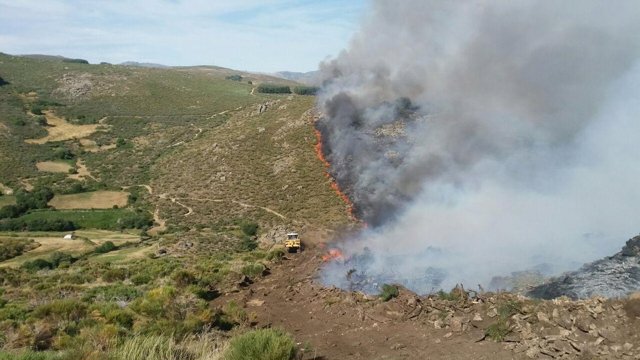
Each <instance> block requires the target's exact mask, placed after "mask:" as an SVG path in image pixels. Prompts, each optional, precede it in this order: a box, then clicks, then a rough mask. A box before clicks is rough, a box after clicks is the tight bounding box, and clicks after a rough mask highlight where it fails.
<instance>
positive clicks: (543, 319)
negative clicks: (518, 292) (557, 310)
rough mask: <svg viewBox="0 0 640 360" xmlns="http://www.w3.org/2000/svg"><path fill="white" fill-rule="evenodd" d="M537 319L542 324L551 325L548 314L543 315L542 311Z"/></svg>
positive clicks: (537, 315)
mask: <svg viewBox="0 0 640 360" xmlns="http://www.w3.org/2000/svg"><path fill="white" fill-rule="evenodd" d="M536 317H537V318H538V321H540V322H541V323H546V324H548V323H550V321H549V317H548V316H547V314H545V313H543V312H542V311H538V313H537V314H536Z"/></svg>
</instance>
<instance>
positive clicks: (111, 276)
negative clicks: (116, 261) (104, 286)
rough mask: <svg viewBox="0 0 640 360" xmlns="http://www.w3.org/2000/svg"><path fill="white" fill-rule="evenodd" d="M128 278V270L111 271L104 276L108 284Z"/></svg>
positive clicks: (103, 278)
mask: <svg viewBox="0 0 640 360" xmlns="http://www.w3.org/2000/svg"><path fill="white" fill-rule="evenodd" d="M126 278H127V269H124V268H117V269H109V270H107V271H105V272H104V273H103V274H102V280H104V281H106V282H114V281H122V280H124V279H126Z"/></svg>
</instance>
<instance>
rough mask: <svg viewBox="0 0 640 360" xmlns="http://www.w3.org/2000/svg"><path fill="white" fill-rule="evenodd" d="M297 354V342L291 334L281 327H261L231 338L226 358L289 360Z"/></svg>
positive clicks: (228, 359)
mask: <svg viewBox="0 0 640 360" xmlns="http://www.w3.org/2000/svg"><path fill="white" fill-rule="evenodd" d="M295 355H296V347H295V342H294V341H293V339H292V338H291V336H290V335H288V334H287V333H285V332H284V331H282V330H279V329H260V330H253V331H249V332H247V333H245V334H243V335H240V336H237V337H234V338H233V339H231V342H230V343H229V348H228V349H227V351H226V352H225V353H224V359H226V360H246V359H261V360H289V359H293V358H294V357H295Z"/></svg>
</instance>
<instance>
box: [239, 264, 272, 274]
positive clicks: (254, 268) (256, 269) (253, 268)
mask: <svg viewBox="0 0 640 360" xmlns="http://www.w3.org/2000/svg"><path fill="white" fill-rule="evenodd" d="M265 270H267V267H266V266H264V265H262V264H260V263H255V264H247V265H245V266H244V267H243V268H242V274H244V275H246V276H248V277H250V278H255V277H258V276H261V275H262V274H263V273H264V271H265Z"/></svg>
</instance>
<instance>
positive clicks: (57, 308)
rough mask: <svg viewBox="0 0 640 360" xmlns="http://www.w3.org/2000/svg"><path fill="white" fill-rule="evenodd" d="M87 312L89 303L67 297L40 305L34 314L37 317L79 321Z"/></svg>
mask: <svg viewBox="0 0 640 360" xmlns="http://www.w3.org/2000/svg"><path fill="white" fill-rule="evenodd" d="M86 313H87V305H85V304H84V303H82V302H80V301H77V300H70V299H67V300H54V301H52V302H49V303H46V304H43V305H40V306H38V307H37V308H36V309H35V310H34V311H33V316H34V317H35V318H37V319H43V318H47V317H52V318H57V319H61V320H65V321H74V322H77V321H80V320H81V319H82V318H84V317H85V315H86Z"/></svg>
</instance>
